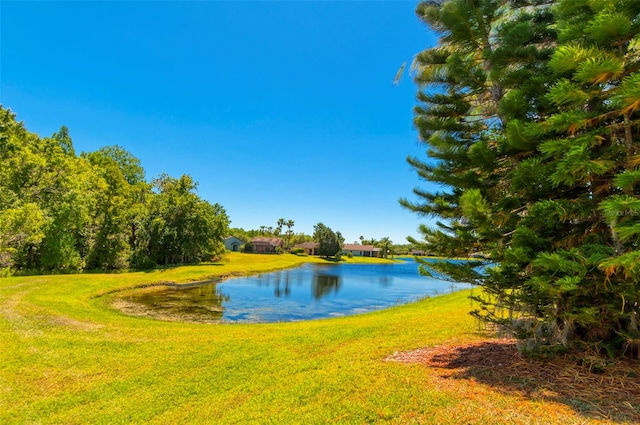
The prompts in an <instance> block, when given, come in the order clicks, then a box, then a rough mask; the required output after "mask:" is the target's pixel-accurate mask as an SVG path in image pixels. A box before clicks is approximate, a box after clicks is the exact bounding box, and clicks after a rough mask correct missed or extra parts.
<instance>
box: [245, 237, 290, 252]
mask: <svg viewBox="0 0 640 425" xmlns="http://www.w3.org/2000/svg"><path fill="white" fill-rule="evenodd" d="M249 244H250V245H251V249H250V252H255V253H258V254H275V253H276V252H277V249H278V248H280V249H282V244H283V241H282V238H265V237H256V238H253V239H251V242H249ZM247 252H249V250H247Z"/></svg>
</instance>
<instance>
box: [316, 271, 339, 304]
mask: <svg viewBox="0 0 640 425" xmlns="http://www.w3.org/2000/svg"><path fill="white" fill-rule="evenodd" d="M340 286H342V278H341V277H340V276H335V275H329V274H317V275H314V276H313V283H312V285H311V292H312V294H313V298H314V299H315V300H319V299H321V298H322V297H324V296H326V295H329V294H330V293H331V292H335V293H336V294H337V293H338V291H339V290H340Z"/></svg>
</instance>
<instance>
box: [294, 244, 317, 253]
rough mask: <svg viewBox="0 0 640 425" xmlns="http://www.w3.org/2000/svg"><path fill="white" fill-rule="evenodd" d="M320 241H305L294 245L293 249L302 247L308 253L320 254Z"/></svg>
mask: <svg viewBox="0 0 640 425" xmlns="http://www.w3.org/2000/svg"><path fill="white" fill-rule="evenodd" d="M318 246H319V244H318V242H305V243H299V244H298V245H294V247H293V248H292V249H297V248H302V249H303V250H304V253H305V254H307V255H318Z"/></svg>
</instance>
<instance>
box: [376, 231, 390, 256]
mask: <svg viewBox="0 0 640 425" xmlns="http://www.w3.org/2000/svg"><path fill="white" fill-rule="evenodd" d="M377 247H378V248H380V249H381V250H382V257H383V258H387V257H388V256H389V253H391V252H392V251H393V242H392V241H391V239H389V237H387V236H385V237H384V238H382V239H380V241H379V242H378V244H377Z"/></svg>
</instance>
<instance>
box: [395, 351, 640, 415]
mask: <svg viewBox="0 0 640 425" xmlns="http://www.w3.org/2000/svg"><path fill="white" fill-rule="evenodd" d="M387 360H390V361H398V362H404V363H422V364H426V365H428V366H429V367H430V368H432V369H434V370H435V371H436V373H437V375H438V376H439V378H441V379H445V380H447V379H454V380H475V381H476V382H479V383H482V384H486V385H489V386H491V387H492V388H493V389H495V390H498V391H501V392H503V393H506V394H514V395H520V396H524V397H527V398H532V399H542V400H548V401H550V402H555V403H561V404H565V405H567V406H569V407H570V408H571V409H573V410H574V411H575V412H577V413H579V414H580V415H582V416H584V417H586V418H591V419H600V420H603V419H604V420H611V421H616V422H622V423H640V362H638V361H634V360H631V359H621V360H615V361H613V360H606V359H600V358H589V357H582V358H578V357H577V356H575V355H570V354H566V355H562V356H558V357H554V358H546V359H533V358H528V357H524V356H523V355H521V354H520V353H519V352H518V350H517V347H516V343H515V341H513V340H489V341H483V342H479V343H474V344H467V345H463V346H438V347H429V348H422V349H418V350H413V351H409V352H404V353H395V354H394V355H393V356H390V357H389V358H387Z"/></svg>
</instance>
